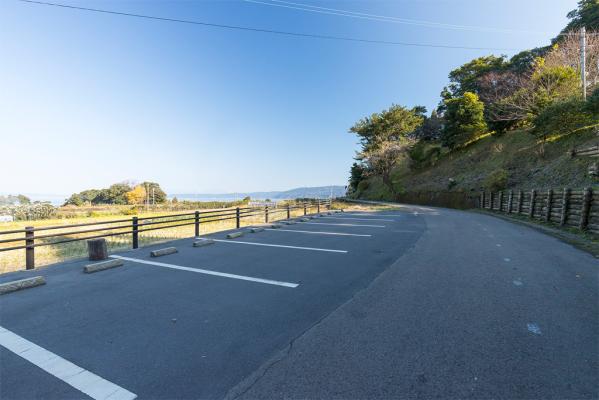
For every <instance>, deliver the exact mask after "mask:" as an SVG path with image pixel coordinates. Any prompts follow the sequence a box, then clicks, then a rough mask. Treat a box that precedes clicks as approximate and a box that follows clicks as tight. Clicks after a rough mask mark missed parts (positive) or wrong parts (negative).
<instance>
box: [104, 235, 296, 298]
mask: <svg viewBox="0 0 599 400" xmlns="http://www.w3.org/2000/svg"><path fill="white" fill-rule="evenodd" d="M214 241H215V242H220V241H221V240H216V239H214ZM222 241H223V242H227V243H236V242H229V241H225V240H222ZM110 257H112V258H118V259H120V260H125V261H131V262H135V263H140V264H148V265H155V266H157V267H164V268H171V269H178V270H181V271H188V272H196V273H198V274H205V275H214V276H220V277H222V278H232V279H240V280H242V281H250V282H258V283H266V284H268V285H275V286H284V287H289V288H296V287H298V286H299V284H298V283H290V282H281V281H273V280H270V279H262V278H253V277H251V276H244V275H235V274H227V273H225V272H217V271H210V270H208V269H200V268H189V267H183V266H180V265H174V264H166V263H161V262H156V261H147V260H141V259H138V258H130V257H122V256H110Z"/></svg>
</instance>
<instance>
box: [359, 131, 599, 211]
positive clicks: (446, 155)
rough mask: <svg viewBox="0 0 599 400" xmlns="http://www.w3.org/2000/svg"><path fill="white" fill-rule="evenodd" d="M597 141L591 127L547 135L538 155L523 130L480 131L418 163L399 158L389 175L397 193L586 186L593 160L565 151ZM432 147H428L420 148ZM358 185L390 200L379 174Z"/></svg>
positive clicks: (368, 194)
mask: <svg viewBox="0 0 599 400" xmlns="http://www.w3.org/2000/svg"><path fill="white" fill-rule="evenodd" d="M597 143H599V138H598V137H597V134H596V133H595V132H594V131H593V129H587V130H585V131H579V132H575V133H573V134H570V135H563V136H550V137H549V139H548V141H547V143H546V144H545V146H544V154H543V150H542V149H543V146H542V144H541V142H539V140H538V139H537V138H535V137H534V136H533V135H531V134H530V133H528V132H525V131H511V132H507V133H505V134H503V135H486V136H484V137H482V138H480V139H479V140H477V141H476V142H474V143H471V144H469V145H467V146H465V147H464V148H461V149H458V150H454V151H452V152H448V151H447V150H446V149H444V150H442V151H441V153H440V155H438V156H436V157H435V156H433V157H430V158H428V159H426V160H425V161H424V162H421V163H417V162H415V161H414V160H412V159H411V158H409V157H408V156H404V158H403V159H402V161H401V163H400V165H399V166H398V167H397V168H396V169H395V170H394V171H393V174H392V176H393V181H394V182H395V184H396V190H398V191H400V192H402V191H413V192H415V191H433V192H437V191H462V192H478V191H480V190H482V189H483V188H484V189H486V190H491V189H492V190H501V189H508V190H509V189H532V188H535V189H549V188H561V187H571V188H582V187H585V186H591V187H592V186H594V185H597V180H595V179H594V178H591V177H589V175H588V174H587V170H588V167H589V165H590V164H591V163H593V162H595V161H597V159H593V158H588V157H575V158H572V157H571V156H570V154H569V152H570V150H571V149H572V148H574V147H588V146H592V145H596V144H597ZM433 146H434V145H428V147H429V148H427V149H424V150H425V151H424V152H426V151H430V150H431V148H432V147H433ZM433 154H434V152H433ZM452 181H453V182H452ZM502 181H504V182H502ZM361 189H362V190H359V191H358V193H357V197H360V198H364V199H372V200H390V199H392V196H391V194H390V192H389V190H388V189H387V188H386V187H385V186H384V185H383V183H382V181H381V179H380V178H379V177H371V178H369V179H368V181H367V183H366V184H363V185H362V188H361Z"/></svg>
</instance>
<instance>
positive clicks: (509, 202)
mask: <svg viewBox="0 0 599 400" xmlns="http://www.w3.org/2000/svg"><path fill="white" fill-rule="evenodd" d="M513 202H514V191H513V190H510V193H509V194H508V196H507V213H508V214H511V213H512V207H513Z"/></svg>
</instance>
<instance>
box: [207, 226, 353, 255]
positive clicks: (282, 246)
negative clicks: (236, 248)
mask: <svg viewBox="0 0 599 400" xmlns="http://www.w3.org/2000/svg"><path fill="white" fill-rule="evenodd" d="M304 223H306V222H304ZM213 240H214V241H215V242H222V243H231V244H249V245H251V246H266V247H281V248H283V249H297V250H310V251H326V252H328V253H347V250H333V249H320V248H318V247H299V246H286V245H282V244H270V243H253V242H240V241H238V240H221V239H213Z"/></svg>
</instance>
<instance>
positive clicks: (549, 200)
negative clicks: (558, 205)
mask: <svg viewBox="0 0 599 400" xmlns="http://www.w3.org/2000/svg"><path fill="white" fill-rule="evenodd" d="M552 205H553V190H551V189H549V190H548V191H547V206H546V207H547V209H546V210H545V212H546V214H545V221H547V222H550V221H551V206H552Z"/></svg>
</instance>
